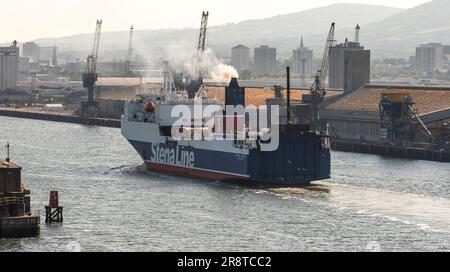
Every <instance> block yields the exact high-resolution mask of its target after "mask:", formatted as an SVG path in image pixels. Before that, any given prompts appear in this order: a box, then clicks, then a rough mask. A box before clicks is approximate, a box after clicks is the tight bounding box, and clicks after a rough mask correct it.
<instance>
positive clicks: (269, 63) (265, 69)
mask: <svg viewBox="0 0 450 272" xmlns="http://www.w3.org/2000/svg"><path fill="white" fill-rule="evenodd" d="M254 61H255V73H256V75H258V76H263V75H270V74H273V73H275V71H276V66H277V49H276V48H273V47H269V46H267V45H262V46H260V47H258V48H255V49H254Z"/></svg>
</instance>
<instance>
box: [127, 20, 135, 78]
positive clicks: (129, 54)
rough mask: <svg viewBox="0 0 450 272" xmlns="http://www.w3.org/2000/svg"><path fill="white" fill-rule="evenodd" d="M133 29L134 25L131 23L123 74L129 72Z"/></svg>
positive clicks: (128, 73)
mask: <svg viewBox="0 0 450 272" xmlns="http://www.w3.org/2000/svg"><path fill="white" fill-rule="evenodd" d="M133 30H134V26H133V25H132V26H131V27H130V39H129V43H128V51H127V57H126V60H125V74H126V75H130V74H131V57H132V56H133Z"/></svg>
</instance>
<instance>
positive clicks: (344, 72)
mask: <svg viewBox="0 0 450 272" xmlns="http://www.w3.org/2000/svg"><path fill="white" fill-rule="evenodd" d="M369 83H370V50H365V49H364V47H363V46H361V44H360V43H357V42H349V41H348V40H346V41H345V43H341V44H338V45H336V46H333V47H331V48H330V51H329V87H330V88H334V89H343V90H344V91H345V92H346V93H347V92H352V91H354V90H357V89H358V88H360V87H362V86H364V85H366V84H369Z"/></svg>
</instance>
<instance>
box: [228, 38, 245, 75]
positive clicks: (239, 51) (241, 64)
mask: <svg viewBox="0 0 450 272" xmlns="http://www.w3.org/2000/svg"><path fill="white" fill-rule="evenodd" d="M231 66H233V67H234V68H235V69H236V70H237V71H238V72H239V73H241V72H242V71H244V70H247V71H249V70H250V48H248V47H247V46H245V45H242V44H240V45H238V46H235V47H233V48H231Z"/></svg>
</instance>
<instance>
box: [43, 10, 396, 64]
mask: <svg viewBox="0 0 450 272" xmlns="http://www.w3.org/2000/svg"><path fill="white" fill-rule="evenodd" d="M401 11H402V10H401V9H396V8H390V7H384V6H373V5H363V4H335V5H331V6H326V7H321V8H315V9H311V10H307V11H302V12H296V13H291V14H286V15H279V16H275V17H271V18H267V19H258V20H248V21H243V22H241V23H237V24H226V25H221V26H215V27H210V28H209V32H208V45H209V46H210V47H211V48H213V49H214V50H215V51H216V52H217V53H218V54H219V55H220V56H228V55H229V54H230V48H231V47H232V46H234V45H236V44H238V43H242V44H246V45H247V46H249V47H254V46H257V45H261V44H268V45H271V46H275V47H277V49H278V52H279V54H280V55H281V56H282V57H288V56H289V55H290V54H291V53H290V52H291V50H292V49H293V48H294V47H296V46H298V44H299V43H300V36H301V35H304V36H305V42H306V45H308V46H311V47H313V48H317V49H318V48H322V46H323V44H324V39H325V38H324V37H323V36H324V35H326V33H327V32H328V29H329V26H330V24H331V22H336V24H337V29H338V31H339V30H342V29H352V28H354V26H355V25H356V24H357V23H358V24H360V25H367V24H370V23H374V22H379V21H382V20H384V19H386V18H387V17H389V16H391V15H394V14H397V13H399V12H401ZM211 16H214V15H213V14H212V15H211ZM197 34H198V30H195V29H164V30H143V31H136V32H135V46H136V49H137V50H136V51H137V52H139V53H141V54H143V55H146V56H147V57H150V58H159V57H166V56H164V55H166V54H169V55H170V53H167V50H168V48H178V49H179V48H186V50H190V49H193V47H194V45H195V41H196V39H197ZM318 34H320V35H318ZM92 36H93V35H92V34H80V35H75V36H71V37H63V38H58V39H41V40H40V43H41V44H43V45H45V44H50V45H53V43H54V42H55V43H56V44H57V45H58V46H59V48H60V51H84V52H79V54H80V56H83V54H84V53H85V52H87V51H88V50H89V49H90V47H91V43H92V39H93V37H92ZM308 37H310V39H309V38H308ZM127 42H128V32H109V33H103V34H102V40H101V48H102V49H101V50H102V51H103V52H105V51H108V52H110V53H107V52H105V54H103V58H105V56H106V58H110V57H120V56H121V55H120V54H119V55H117V56H114V54H113V53H111V52H112V51H117V50H119V51H123V52H125V49H126V46H127Z"/></svg>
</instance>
